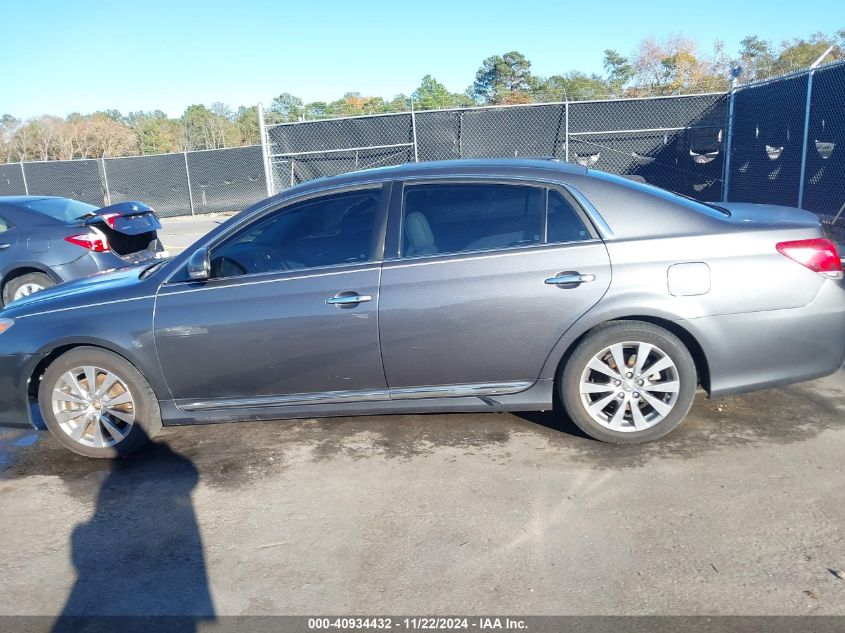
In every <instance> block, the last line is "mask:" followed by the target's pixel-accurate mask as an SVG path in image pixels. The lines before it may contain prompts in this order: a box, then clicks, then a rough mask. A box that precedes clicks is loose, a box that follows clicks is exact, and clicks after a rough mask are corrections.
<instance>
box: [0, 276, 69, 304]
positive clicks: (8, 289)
mask: <svg viewBox="0 0 845 633" xmlns="http://www.w3.org/2000/svg"><path fill="white" fill-rule="evenodd" d="M27 285H32V286H39V288H40V290H46V289H47V288H50V287H51V286H55V285H56V282H55V281H53V280H52V279H51V278H50V276H49V275H45V274H44V273H26V274H25V275H21V276H20V277H15V278H14V279H10V280H9V281H7V282H6V285H4V286H3V305H4V306H7V305H9V304H10V303H12V301H13V300H14V297H15V293H16V292H17V291H18V290H20V289H21V288H23V287H24V286H27Z"/></svg>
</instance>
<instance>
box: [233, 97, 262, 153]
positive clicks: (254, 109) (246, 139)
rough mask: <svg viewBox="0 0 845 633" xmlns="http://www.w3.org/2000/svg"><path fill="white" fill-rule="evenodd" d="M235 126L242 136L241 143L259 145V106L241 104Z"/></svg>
mask: <svg viewBox="0 0 845 633" xmlns="http://www.w3.org/2000/svg"><path fill="white" fill-rule="evenodd" d="M235 126H236V127H237V130H238V135H239V137H240V143H239V144H240V145H258V144H259V143H260V142H261V133H260V128H259V126H258V106H250V107H248V108H247V107H246V106H241V107H240V108H238V111H237V113H236V114H235Z"/></svg>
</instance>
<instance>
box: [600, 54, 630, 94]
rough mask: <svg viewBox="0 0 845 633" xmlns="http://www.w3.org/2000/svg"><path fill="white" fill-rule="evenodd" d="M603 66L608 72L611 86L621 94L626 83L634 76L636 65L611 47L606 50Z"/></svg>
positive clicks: (608, 80)
mask: <svg viewBox="0 0 845 633" xmlns="http://www.w3.org/2000/svg"><path fill="white" fill-rule="evenodd" d="M603 66H604V70H605V72H606V73H607V83H608V85H609V87H610V88H611V89H612V90H613V92H614V93H615V94H616V95H620V94H621V93H622V89H623V88H624V87H625V84H627V83H628V82H629V81H631V79H633V78H634V67H633V66H632V65H631V62H630V61H628V58H627V57H623V56H622V55H620V54H619V53H617V52H616V51H615V50H612V49H610V48H606V49H605V51H604V62H603Z"/></svg>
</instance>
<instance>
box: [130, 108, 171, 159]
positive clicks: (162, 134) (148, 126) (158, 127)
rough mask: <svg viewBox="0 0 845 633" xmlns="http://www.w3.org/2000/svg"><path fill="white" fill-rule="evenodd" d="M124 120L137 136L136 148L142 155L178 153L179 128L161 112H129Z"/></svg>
mask: <svg viewBox="0 0 845 633" xmlns="http://www.w3.org/2000/svg"><path fill="white" fill-rule="evenodd" d="M126 119H127V121H128V123H129V127H131V128H132V129H133V130H134V131H135V134H136V135H137V136H138V147H139V149H140V151H141V153H142V154H165V153H168V152H178V151H179V150H180V149H181V147H180V126H179V122H178V121H174V120H172V119H170V118H168V116H167V115H166V114H165V113H164V112H162V111H161V110H154V111H153V112H143V111H139V112H130V113H129V114H128V115H127V116H126Z"/></svg>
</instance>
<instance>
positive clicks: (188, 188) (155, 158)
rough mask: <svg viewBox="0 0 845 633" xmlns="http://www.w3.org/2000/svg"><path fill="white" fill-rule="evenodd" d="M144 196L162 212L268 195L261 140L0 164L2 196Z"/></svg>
mask: <svg viewBox="0 0 845 633" xmlns="http://www.w3.org/2000/svg"><path fill="white" fill-rule="evenodd" d="M9 195H44V196H63V197H67V198H75V199H76V200H82V201H83V202H88V203H90V204H95V205H97V206H105V205H108V204H114V203H117V202H124V201H127V200H141V201H143V202H146V203H147V204H149V205H150V206H152V207H153V208H154V209H155V210H156V211H157V212H158V213H159V215H161V216H164V217H173V216H180V215H193V214H200V213H223V212H227V211H239V210H241V209H243V208H244V207H246V206H248V205H250V204H252V203H253V202H257V201H258V200H261V199H262V198H265V197H266V196H267V182H266V180H265V177H264V165H263V161H262V151H261V146H260V145H253V146H249V147H233V148H229V149H217V150H207V151H198V152H183V153H180V154H156V155H151V156H127V157H124V158H99V159H85V160H55V161H43V162H31V163H13V164H0V196H9Z"/></svg>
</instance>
